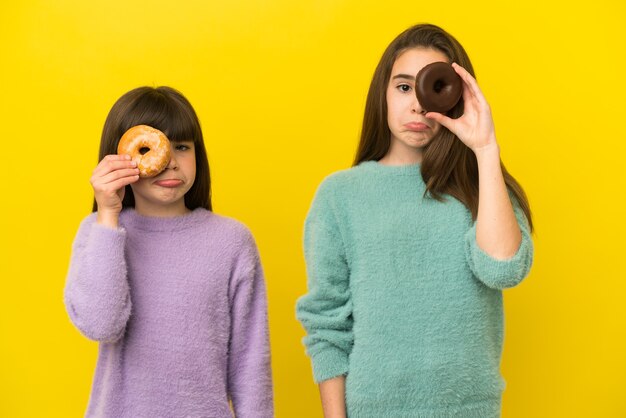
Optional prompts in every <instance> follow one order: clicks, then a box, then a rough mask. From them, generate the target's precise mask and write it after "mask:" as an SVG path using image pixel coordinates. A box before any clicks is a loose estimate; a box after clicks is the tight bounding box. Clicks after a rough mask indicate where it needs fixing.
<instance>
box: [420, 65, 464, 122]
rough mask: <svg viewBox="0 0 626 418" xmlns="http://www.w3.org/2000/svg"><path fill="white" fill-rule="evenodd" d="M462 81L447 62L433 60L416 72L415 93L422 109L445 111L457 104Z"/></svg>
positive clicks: (461, 89)
mask: <svg viewBox="0 0 626 418" xmlns="http://www.w3.org/2000/svg"><path fill="white" fill-rule="evenodd" d="M462 93H463V81H462V80H461V77H459V75H458V74H457V73H456V71H454V68H452V66H451V65H450V64H448V63H447V62H433V63H432V64H428V65H427V66H425V67H424V68H422V69H421V70H420V72H419V73H417V77H416V81H415V94H416V95H417V101H418V102H419V103H420V106H422V109H424V110H426V111H427V112H439V113H445V112H447V111H448V110H450V109H452V108H453V107H454V105H456V104H457V102H458V101H459V99H460V98H461V94H462Z"/></svg>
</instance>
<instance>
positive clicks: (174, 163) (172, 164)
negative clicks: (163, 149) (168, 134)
mask: <svg viewBox="0 0 626 418" xmlns="http://www.w3.org/2000/svg"><path fill="white" fill-rule="evenodd" d="M170 151H171V152H170V162H169V163H167V166H166V167H165V168H169V169H170V170H177V169H178V162H177V161H176V153H175V152H174V145H172V144H170Z"/></svg>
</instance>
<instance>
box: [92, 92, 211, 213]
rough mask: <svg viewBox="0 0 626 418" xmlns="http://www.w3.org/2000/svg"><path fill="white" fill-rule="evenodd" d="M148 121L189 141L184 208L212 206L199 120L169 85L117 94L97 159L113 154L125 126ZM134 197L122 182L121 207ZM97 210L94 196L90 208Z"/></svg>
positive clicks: (173, 138)
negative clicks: (191, 163) (192, 174)
mask: <svg viewBox="0 0 626 418" xmlns="http://www.w3.org/2000/svg"><path fill="white" fill-rule="evenodd" d="M136 125H149V126H152V127H153V128H156V129H158V130H160V131H161V132H163V133H164V134H165V135H166V136H167V137H168V139H169V140H170V141H172V142H176V141H190V140H192V141H193V144H194V149H195V154H196V178H195V180H194V183H193V186H191V189H189V191H188V192H187V193H186V194H185V206H186V207H187V208H188V209H191V210H193V209H196V208H199V207H202V208H205V209H207V210H212V205H211V174H210V171H209V161H208V159H207V154H206V149H205V148H204V140H203V138H202V130H201V129H200V121H199V120H198V116H197V115H196V112H195V111H194V110H193V107H192V106H191V103H189V101H188V100H187V99H186V98H185V96H183V95H182V93H180V92H179V91H178V90H175V89H173V88H171V87H166V86H161V87H138V88H136V89H134V90H131V91H129V92H128V93H126V94H124V95H123V96H122V97H120V98H119V99H118V100H117V102H115V104H114V105H113V107H112V108H111V110H110V111H109V115H108V116H107V118H106V121H105V122H104V128H103V129H102V138H101V140H100V155H99V157H98V161H102V159H103V158H104V157H105V156H107V155H109V154H117V144H118V143H119V141H120V138H121V137H122V135H123V134H124V132H126V131H127V130H128V129H130V128H132V127H133V126H136ZM134 206H135V197H134V195H133V192H132V189H131V187H130V186H126V191H125V193H124V200H123V201H122V207H125V208H126V207H134ZM97 210H98V205H97V203H96V200H95V199H94V202H93V211H94V212H95V211H97Z"/></svg>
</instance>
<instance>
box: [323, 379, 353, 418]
mask: <svg viewBox="0 0 626 418" xmlns="http://www.w3.org/2000/svg"><path fill="white" fill-rule="evenodd" d="M319 389H320V398H321V400H322V409H323V410H324V418H345V417H346V377H345V376H337V377H334V378H332V379H328V380H324V381H323V382H321V383H320V384H319Z"/></svg>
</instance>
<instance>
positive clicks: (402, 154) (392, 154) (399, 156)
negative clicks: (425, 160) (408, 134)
mask: <svg viewBox="0 0 626 418" xmlns="http://www.w3.org/2000/svg"><path fill="white" fill-rule="evenodd" d="M422 155H423V154H422V148H409V147H400V146H398V145H397V144H396V143H395V142H392V144H391V146H390V147H389V151H387V154H385V156H384V157H383V158H381V159H380V160H379V161H378V162H379V163H381V164H383V165H409V164H419V163H421V162H422Z"/></svg>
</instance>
